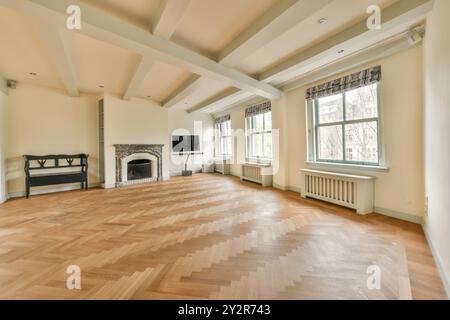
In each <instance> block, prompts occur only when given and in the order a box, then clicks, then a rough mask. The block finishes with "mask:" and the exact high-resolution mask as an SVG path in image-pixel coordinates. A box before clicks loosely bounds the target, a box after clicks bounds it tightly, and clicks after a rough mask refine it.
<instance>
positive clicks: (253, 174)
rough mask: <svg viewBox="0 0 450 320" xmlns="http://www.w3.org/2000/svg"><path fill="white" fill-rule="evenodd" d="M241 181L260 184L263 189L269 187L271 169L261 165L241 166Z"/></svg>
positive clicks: (270, 183) (268, 166)
mask: <svg viewBox="0 0 450 320" xmlns="http://www.w3.org/2000/svg"><path fill="white" fill-rule="evenodd" d="M241 180H247V181H252V182H256V183H260V184H262V186H263V187H268V186H271V185H272V168H271V166H270V165H263V164H250V163H248V164H247V163H246V164H243V165H242V173H241Z"/></svg>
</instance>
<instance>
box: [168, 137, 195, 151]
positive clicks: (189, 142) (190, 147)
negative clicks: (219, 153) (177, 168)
mask: <svg viewBox="0 0 450 320" xmlns="http://www.w3.org/2000/svg"><path fill="white" fill-rule="evenodd" d="M172 151H173V152H181V153H183V152H198V151H200V136H172Z"/></svg>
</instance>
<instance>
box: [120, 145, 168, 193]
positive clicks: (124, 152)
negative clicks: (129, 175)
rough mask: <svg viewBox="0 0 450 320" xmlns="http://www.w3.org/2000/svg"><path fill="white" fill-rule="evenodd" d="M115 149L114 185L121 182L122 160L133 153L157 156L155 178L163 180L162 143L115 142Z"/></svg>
mask: <svg viewBox="0 0 450 320" xmlns="http://www.w3.org/2000/svg"><path fill="white" fill-rule="evenodd" d="M114 147H115V149H116V185H117V186H120V185H121V184H122V160H123V159H124V158H126V157H128V156H130V155H132V154H134V153H148V154H151V155H153V156H155V157H156V158H157V162H158V173H157V180H158V181H160V180H163V175H162V151H163V147H164V145H163V144H115V145H114Z"/></svg>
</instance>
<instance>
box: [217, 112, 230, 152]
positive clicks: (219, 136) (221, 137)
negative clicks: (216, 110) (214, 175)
mask: <svg viewBox="0 0 450 320" xmlns="http://www.w3.org/2000/svg"><path fill="white" fill-rule="evenodd" d="M224 123H229V135H225V134H223V130H222V124H224ZM215 126H216V128H215V129H216V137H215V138H216V143H215V145H216V147H215V151H214V152H215V155H216V156H217V157H231V156H232V155H233V135H232V133H231V119H230V120H227V121H222V122H218V123H216V124H215ZM227 139H229V142H230V149H231V153H229V154H228V153H224V152H223V151H224V150H222V146H223V145H224V144H223V141H224V140H227Z"/></svg>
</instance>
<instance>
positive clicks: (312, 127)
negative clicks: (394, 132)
mask: <svg viewBox="0 0 450 320" xmlns="http://www.w3.org/2000/svg"><path fill="white" fill-rule="evenodd" d="M376 89H377V113H378V116H377V117H371V118H364V119H357V120H346V94H345V93H346V92H347V91H346V92H342V93H340V94H341V95H342V102H343V110H342V112H343V120H342V121H335V122H329V123H323V124H320V123H319V112H318V111H319V110H318V108H319V103H318V100H319V98H316V99H313V100H308V101H307V108H306V114H307V134H308V141H307V148H308V159H307V162H308V163H319V164H320V163H321V164H330V165H333V164H336V165H347V166H357V167H367V168H386V162H385V154H384V134H383V100H382V92H381V89H382V86H381V82H377V83H376ZM348 91H351V90H348ZM369 122H376V125H377V147H378V150H377V151H378V162H365V161H354V160H347V159H346V136H345V126H346V125H350V124H357V123H369ZM336 125H340V126H342V152H343V154H342V158H343V159H342V160H330V159H321V158H320V157H319V141H318V139H319V134H318V132H319V128H321V127H327V126H336Z"/></svg>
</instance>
